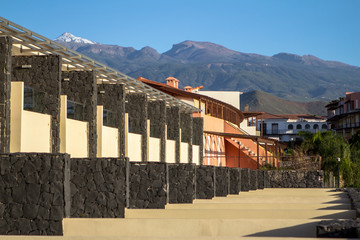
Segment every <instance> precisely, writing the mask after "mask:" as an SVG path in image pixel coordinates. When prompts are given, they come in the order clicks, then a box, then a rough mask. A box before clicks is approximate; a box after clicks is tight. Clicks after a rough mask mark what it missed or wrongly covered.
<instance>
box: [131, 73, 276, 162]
mask: <svg viewBox="0 0 360 240" xmlns="http://www.w3.org/2000/svg"><path fill="white" fill-rule="evenodd" d="M138 80H139V81H142V82H143V83H146V84H148V85H149V86H151V87H153V88H156V89H158V90H161V91H163V92H165V93H167V94H169V95H171V96H173V97H175V98H178V99H180V100H182V101H184V102H186V103H188V104H190V105H192V106H195V107H197V108H199V109H200V110H201V113H194V114H193V117H202V118H203V119H204V126H203V131H204V132H203V164H204V165H213V166H227V167H241V168H251V169H257V168H259V167H261V166H263V165H264V164H265V163H268V164H271V165H273V166H277V159H278V152H279V144H278V141H276V140H272V139H268V138H264V137H260V136H250V135H248V134H247V132H246V131H245V130H243V129H241V128H240V127H239V126H240V123H242V122H243V121H247V122H250V119H253V118H254V117H255V118H256V116H258V115H261V113H255V112H252V113H247V112H245V113H243V112H242V111H240V110H239V109H238V108H236V107H234V106H232V105H230V104H228V103H225V102H222V101H219V100H217V99H214V98H211V97H209V96H205V95H201V94H197V93H194V92H192V90H198V89H200V88H202V86H201V87H197V88H192V87H190V86H186V87H185V90H182V89H179V88H178V84H179V80H178V79H176V78H174V77H169V78H167V79H166V81H167V84H164V83H159V82H155V81H151V80H148V79H145V78H142V77H139V78H138ZM254 122H256V121H254ZM253 127H254V128H256V125H255V124H254V125H253Z"/></svg>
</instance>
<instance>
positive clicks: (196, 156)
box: [192, 145, 200, 165]
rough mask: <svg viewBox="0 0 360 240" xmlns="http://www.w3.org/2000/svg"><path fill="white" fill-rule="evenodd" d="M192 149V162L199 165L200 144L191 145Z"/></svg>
mask: <svg viewBox="0 0 360 240" xmlns="http://www.w3.org/2000/svg"><path fill="white" fill-rule="evenodd" d="M192 150H193V152H192V162H193V163H195V164H196V165H200V146H198V145H193V146H192Z"/></svg>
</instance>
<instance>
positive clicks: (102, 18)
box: [0, 0, 360, 66]
mask: <svg viewBox="0 0 360 240" xmlns="http://www.w3.org/2000/svg"><path fill="white" fill-rule="evenodd" d="M359 12H360V1H359V0H247V1H243V0H181V1H176V0H102V1H99V0H97V1H95V0H86V1H82V0H72V1H68V0H61V1H56V0H31V1H29V0H27V1H25V0H18V1H14V0H1V4H0V16H2V17H4V18H7V19H8V20H10V21H13V22H15V23H17V24H19V25H22V26H24V27H26V28H29V29H30V30H33V31H34V32H37V33H39V34H41V35H43V36H45V37H48V38H50V39H54V38H56V37H58V36H59V35H60V34H62V33H63V32H71V33H73V34H74V35H76V36H80V37H84V38H87V39H89V40H93V41H97V42H100V43H104V44H115V45H120V46H125V47H129V46H131V47H134V48H135V49H141V48H142V47H145V46H150V47H153V48H155V49H156V50H157V51H158V52H160V53H163V52H165V51H167V50H169V49H170V48H171V47H172V44H176V43H179V42H182V41H184V40H194V41H209V42H213V43H217V44H220V45H223V46H225V47H227V48H230V49H233V50H236V51H240V52H245V53H258V54H262V55H267V56H271V55H274V54H276V53H279V52H289V53H294V54H299V55H306V54H311V55H314V56H317V57H319V58H322V59H325V60H335V61H341V62H344V63H348V64H351V65H355V66H360V26H359V25H360V14H359Z"/></svg>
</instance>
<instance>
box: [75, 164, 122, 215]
mask: <svg viewBox="0 0 360 240" xmlns="http://www.w3.org/2000/svg"><path fill="white" fill-rule="evenodd" d="M70 171H71V178H70V194H71V210H70V216H71V217H74V218H123V217H124V208H125V191H126V187H125V186H126V183H125V180H126V161H125V160H122V159H118V158H94V159H82V158H72V159H71V164H70Z"/></svg>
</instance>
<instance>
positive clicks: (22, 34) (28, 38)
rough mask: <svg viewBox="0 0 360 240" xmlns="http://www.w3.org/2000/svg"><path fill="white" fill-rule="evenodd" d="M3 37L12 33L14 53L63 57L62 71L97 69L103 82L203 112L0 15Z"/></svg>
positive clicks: (151, 98) (153, 99) (98, 78)
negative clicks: (119, 84)
mask: <svg viewBox="0 0 360 240" xmlns="http://www.w3.org/2000/svg"><path fill="white" fill-rule="evenodd" d="M0 36H10V37H11V38H12V39H13V41H12V42H13V49H12V51H13V55H49V54H57V55H60V56H61V57H62V70H63V71H69V70H78V71H85V70H93V71H95V72H96V77H97V82H98V83H99V84H115V83H121V84H124V86H125V88H126V90H127V92H133V93H144V94H146V95H147V97H148V99H149V100H150V101H156V100H164V101H165V102H166V104H167V106H177V107H179V108H180V109H181V110H182V111H186V112H199V109H198V108H196V107H193V106H191V105H189V104H187V103H184V102H182V101H181V100H178V99H176V98H174V97H172V96H170V95H168V94H165V93H163V92H161V91H159V90H157V89H155V88H152V87H150V86H148V85H147V84H144V83H142V82H141V81H138V80H136V79H134V78H132V77H129V76H127V75H125V74H123V73H121V72H119V71H117V70H115V69H113V68H110V67H108V66H106V65H104V64H102V63H100V62H97V61H95V60H93V59H91V58H89V57H87V56H84V55H82V54H80V53H78V52H76V51H73V50H71V49H69V48H67V47H64V46H62V45H61V44H59V43H57V42H55V41H53V40H50V39H48V38H46V37H44V36H41V35H40V34H37V33H34V32H32V31H31V30H29V29H26V28H24V27H22V26H19V25H17V24H15V23H13V22H11V21H9V20H7V19H5V18H2V17H0Z"/></svg>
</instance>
